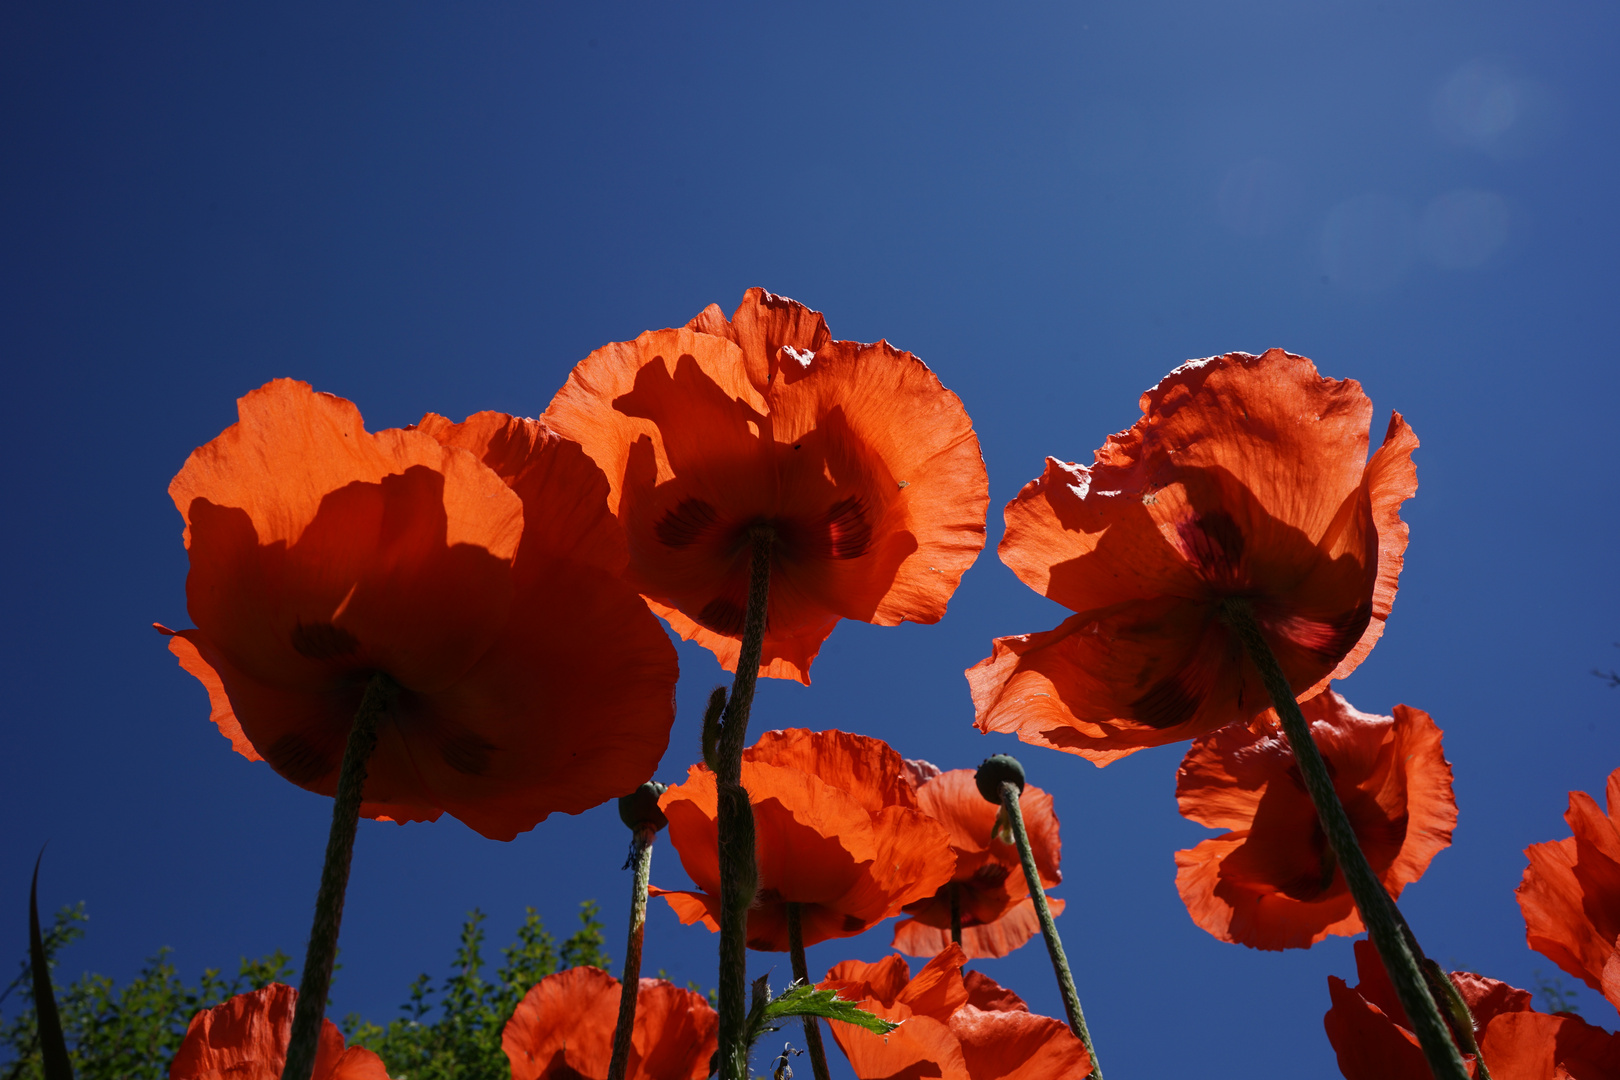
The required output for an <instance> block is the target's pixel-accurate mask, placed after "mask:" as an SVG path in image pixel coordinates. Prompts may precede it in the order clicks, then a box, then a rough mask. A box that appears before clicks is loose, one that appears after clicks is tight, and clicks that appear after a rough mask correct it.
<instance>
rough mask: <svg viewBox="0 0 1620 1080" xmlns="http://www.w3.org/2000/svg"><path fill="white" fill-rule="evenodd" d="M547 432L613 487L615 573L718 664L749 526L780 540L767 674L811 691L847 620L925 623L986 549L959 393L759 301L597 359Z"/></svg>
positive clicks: (900, 359) (897, 357)
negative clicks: (618, 543)
mask: <svg viewBox="0 0 1620 1080" xmlns="http://www.w3.org/2000/svg"><path fill="white" fill-rule="evenodd" d="M545 421H546V423H547V424H548V425H549V426H550V427H552V428H554V429H555V430H557V431H560V432H562V433H563V434H565V435H567V436H568V437H569V438H572V439H576V440H578V442H579V443H580V444H581V445H582V446H583V447H584V448H585V451H586V453H588V454H589V455H590V456H591V457H592V458H593V459H594V460H595V461H596V462H597V464H598V465H600V466H601V467H602V469H603V471H604V472H605V473H606V474H607V478H608V483H609V487H610V495H609V504H610V506H611V507H612V509H613V510H614V511H615V512H616V513H617V514H618V517H619V520H620V521H621V522H623V523H624V526H625V531H626V533H627V535H628V538H629V548H630V566H629V570H628V572H627V579H628V580H630V581H631V582H633V583H634V584H635V586H636V587H637V588H638V589H640V590H641V592H642V593H643V594H644V595H645V596H646V597H647V600H648V603H649V604H651V606H652V607H653V610H655V611H656V612H658V613H659V614H660V615H662V616H663V617H664V618H665V619H666V620H668V621H669V624H670V626H671V627H672V628H674V629H675V630H676V632H677V633H679V634H680V635H681V636H682V637H686V638H690V639H693V640H696V641H698V642H699V643H700V644H702V645H703V646H704V647H706V648H708V649H710V650H711V651H713V652H714V653H715V656H716V657H717V658H718V659H719V660H720V662H721V663H722V664H723V665H724V666H725V667H726V668H727V669H728V670H732V669H734V668H735V666H736V662H737V655H738V652H739V649H740V647H741V646H740V639H741V634H742V630H743V619H744V611H745V607H746V602H747V595H748V577H749V572H750V559H751V555H750V552H751V540H750V534H751V531H752V530H754V529H756V528H760V527H766V528H768V529H769V530H770V531H771V533H772V536H773V541H772V549H771V550H772V556H771V559H772V562H771V589H770V606H769V612H768V624H767V628H766V636H765V645H764V653H763V660H762V661H761V665H760V674H762V675H769V676H773V677H777V678H795V679H799V680H800V681H804V682H808V681H809V668H810V663H811V661H812V660H813V659H814V658H815V655H816V653H817V652H818V651H819V650H820V648H821V643H822V642H823V641H825V640H826V638H827V635H828V634H829V633H831V632H832V628H833V625H834V624H835V623H837V621H838V620H839V619H841V618H847V619H860V620H862V621H864V622H871V623H876V624H878V625H881V626H893V625H896V624H897V623H899V622H901V621H911V622H924V623H931V622H936V621H938V619H939V618H940V617H941V616H942V615H943V614H944V612H945V604H946V601H947V600H949V598H950V596H951V594H952V593H953V592H954V591H955V589H956V584H957V582H958V581H959V580H960V579H961V576H962V573H963V572H964V571H965V570H966V569H967V567H968V566H969V565H971V563H972V562H973V560H974V558H975V557H977V555H978V552H979V549H980V548H981V547H983V545H984V513H985V509H986V507H987V505H988V501H989V487H988V480H987V477H986V474H985V471H984V462H983V459H982V458H981V456H980V454H979V444H978V439H977V437H976V436H975V435H974V433H973V428H972V424H971V422H970V421H969V420H968V417H967V414H966V413H965V412H964V411H963V409H962V404H961V402H960V400H958V399H957V397H956V395H954V394H952V393H951V392H950V391H948V390H946V389H945V388H944V387H943V386H941V385H940V382H939V379H938V378H937V377H935V375H934V374H933V373H932V372H931V371H929V370H928V368H927V367H925V366H924V365H923V363H922V362H921V361H920V360H918V359H917V358H916V357H915V356H913V355H911V354H910V353H907V352H902V351H900V350H898V349H895V348H893V347H892V346H890V345H889V344H888V343H886V342H881V341H880V342H878V343H877V344H875V345H861V344H857V343H855V342H849V341H834V340H832V338H831V335H830V334H829V333H828V331H827V327H826V322H825V321H824V320H823V319H822V317H821V315H820V313H818V312H815V311H812V310H810V309H809V308H806V307H804V306H803V305H802V304H798V303H795V302H794V301H792V300H788V299H785V298H783V297H779V296H773V295H772V294H770V293H767V292H765V291H764V290H762V289H750V290H748V292H747V293H746V294H745V295H744V297H743V302H742V304H741V306H739V307H738V309H737V311H736V313H735V314H734V315H733V316H732V318H731V320H730V321H729V322H728V321H727V320H725V319H724V318H722V317H721V315H720V312H719V309H718V308H714V307H712V306H711V307H710V308H708V309H706V310H705V311H704V312H703V313H702V314H700V315H699V316H698V317H697V318H696V319H694V320H692V322H691V323H690V324H688V325H687V326H685V327H682V328H680V329H678V330H658V331H649V332H647V333H645V334H642V335H641V336H640V337H638V338H637V339H636V340H634V341H628V342H618V343H615V344H612V345H608V346H605V347H603V348H601V349H598V350H597V351H596V352H594V353H592V354H591V355H590V356H588V357H586V358H585V359H584V360H583V361H581V362H580V363H579V365H578V366H577V367H576V368H575V369H574V372H573V374H572V375H570V376H569V380H568V383H567V385H566V386H564V387H563V389H562V390H560V391H559V392H558V394H557V396H556V398H554V399H553V400H552V403H551V405H550V407H549V408H548V409H547V410H546V414H545Z"/></svg>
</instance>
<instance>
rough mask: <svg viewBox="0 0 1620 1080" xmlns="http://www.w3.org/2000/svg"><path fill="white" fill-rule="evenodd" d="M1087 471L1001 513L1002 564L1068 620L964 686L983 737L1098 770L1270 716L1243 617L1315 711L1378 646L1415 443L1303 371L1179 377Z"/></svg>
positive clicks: (1004, 654)
mask: <svg viewBox="0 0 1620 1080" xmlns="http://www.w3.org/2000/svg"><path fill="white" fill-rule="evenodd" d="M1141 405H1142V412H1143V416H1142V419H1141V420H1139V421H1137V423H1136V425H1135V426H1134V427H1132V428H1131V429H1130V430H1128V431H1125V432H1121V433H1120V434H1118V435H1114V436H1111V437H1110V438H1109V440H1108V441H1107V442H1106V443H1105V444H1104V445H1103V447H1102V448H1101V449H1099V450H1098V451H1097V454H1096V461H1095V463H1094V464H1093V465H1091V466H1090V467H1089V468H1088V467H1086V466H1083V465H1075V464H1069V463H1066V462H1062V461H1058V460H1056V459H1054V458H1048V459H1047V464H1046V471H1045V473H1044V474H1043V475H1042V476H1041V477H1040V478H1039V479H1037V480H1034V481H1032V482H1031V483H1030V484H1028V485H1026V486H1025V488H1024V490H1023V491H1022V492H1020V493H1019V495H1018V497H1017V498H1016V499H1014V500H1013V501H1012V502H1011V503H1009V504H1008V505H1007V510H1006V520H1007V531H1006V534H1005V536H1004V537H1003V539H1002V541H1001V546H1000V549H999V550H1000V554H1001V558H1002V561H1003V562H1005V563H1006V564H1007V565H1008V566H1009V567H1011V568H1012V569H1013V571H1014V572H1015V573H1017V574H1018V576H1019V577H1020V578H1021V579H1023V581H1024V582H1025V584H1027V585H1029V586H1030V587H1031V588H1033V589H1035V590H1036V591H1037V592H1040V593H1042V594H1044V595H1046V596H1048V597H1051V598H1052V599H1053V600H1056V601H1058V602H1059V603H1061V604H1063V605H1064V606H1066V607H1068V608H1070V609H1071V610H1073V611H1074V612H1076V614H1075V615H1074V616H1072V617H1071V618H1069V619H1067V620H1066V621H1065V622H1064V623H1063V624H1062V625H1060V626H1059V627H1058V628H1057V629H1055V630H1050V631H1046V632H1044V633H1038V634H1024V635H1020V636H1017V637H1008V638H998V639H996V642H995V647H994V651H993V653H992V655H991V656H990V657H988V658H987V659H985V660H983V661H981V662H980V663H979V664H977V665H975V666H974V667H972V668H970V669H969V670H968V673H967V675H968V681H969V684H970V686H971V688H972V692H973V700H974V706H975V709H976V710H977V713H978V721H977V722H978V725H979V727H980V728H981V729H982V730H984V731H1001V732H1012V733H1016V734H1017V735H1018V736H1019V737H1020V738H1021V739H1023V740H1024V741H1026V742H1030V743H1034V744H1035V745H1038V746H1049V747H1052V748H1055V749H1060V750H1066V751H1068V752H1071V753H1075V754H1079V755H1081V756H1083V757H1086V758H1088V759H1090V760H1092V761H1093V762H1095V763H1097V764H1099V765H1102V764H1106V763H1107V762H1109V761H1112V760H1114V759H1116V758H1118V757H1121V756H1123V755H1125V754H1129V753H1133V752H1135V751H1136V750H1140V749H1142V748H1144V747H1148V746H1159V745H1163V744H1165V743H1170V742H1176V741H1179V740H1181V739H1186V738H1191V737H1194V736H1197V735H1201V734H1203V733H1204V732H1207V731H1212V730H1214V729H1216V728H1219V727H1223V726H1225V725H1226V724H1228V723H1231V722H1233V721H1236V720H1242V721H1249V720H1252V719H1253V718H1254V717H1256V716H1257V715H1259V714H1260V713H1261V712H1262V711H1264V710H1265V709H1266V708H1268V707H1269V700H1268V698H1267V695H1266V691H1265V687H1264V685H1263V683H1262V682H1261V680H1260V677H1259V674H1258V671H1257V670H1256V669H1255V668H1254V666H1253V664H1252V662H1251V661H1249V659H1248V658H1247V657H1246V656H1245V655H1244V652H1243V649H1242V647H1241V645H1240V643H1239V642H1238V640H1237V638H1236V637H1235V636H1234V634H1233V632H1232V630H1231V629H1230V628H1229V627H1228V626H1227V624H1226V623H1225V621H1224V619H1223V618H1222V611H1223V605H1224V604H1227V603H1229V602H1235V601H1241V602H1244V603H1246V604H1248V605H1249V606H1250V608H1251V609H1252V611H1253V613H1254V616H1255V618H1256V620H1257V621H1258V622H1259V624H1260V626H1261V629H1262V631H1263V632H1264V633H1265V635H1266V638H1267V641H1268V642H1269V644H1270V645H1271V647H1272V650H1273V652H1274V653H1275V654H1276V656H1277V658H1278V661H1279V662H1280V663H1281V664H1282V667H1283V670H1284V672H1285V674H1287V676H1288V678H1289V682H1290V683H1291V685H1292V686H1293V687H1294V689H1295V691H1296V693H1298V694H1299V695H1300V696H1301V697H1309V696H1312V695H1314V694H1316V693H1319V692H1320V691H1321V690H1322V689H1323V688H1324V687H1326V685H1327V683H1328V681H1329V680H1330V679H1334V678H1343V677H1344V676H1346V675H1348V674H1349V673H1350V672H1351V671H1353V670H1354V669H1355V667H1356V666H1357V665H1358V664H1360V662H1361V660H1362V659H1363V658H1365V656H1366V655H1367V653H1368V652H1369V651H1370V650H1371V649H1372V646H1373V643H1374V642H1375V641H1376V640H1377V639H1378V637H1379V635H1380V634H1381V633H1382V632H1383V624H1384V620H1385V619H1386V618H1387V617H1388V615H1389V610H1390V606H1391V604H1392V603H1393V601H1394V597H1395V588H1396V583H1397V579H1398V578H1399V575H1400V569H1401V564H1402V560H1403V558H1404V553H1405V549H1406V539H1407V528H1406V525H1405V524H1404V523H1403V522H1402V521H1401V520H1400V515H1399V510H1400V505H1401V503H1402V502H1403V501H1405V500H1406V499H1407V498H1409V497H1410V496H1411V495H1412V493H1413V492H1414V491H1415V490H1416V488H1417V474H1416V471H1415V470H1414V468H1413V465H1412V461H1411V454H1412V451H1413V450H1414V449H1415V448H1416V447H1417V438H1416V436H1415V435H1413V434H1412V430H1411V428H1410V427H1408V426H1407V424H1406V421H1405V420H1403V419H1402V418H1401V416H1400V414H1398V413H1397V414H1395V415H1394V416H1393V417H1392V419H1391V421H1390V425H1389V429H1388V432H1387V433H1386V435H1385V437H1384V443H1383V445H1382V446H1381V447H1380V448H1379V449H1378V451H1377V452H1376V453H1374V454H1373V455H1372V457H1371V459H1368V457H1367V447H1368V424H1369V422H1370V420H1371V418H1372V402H1371V401H1370V400H1369V399H1368V398H1367V396H1366V395H1365V394H1364V393H1362V391H1361V387H1360V385H1359V384H1358V383H1356V382H1354V381H1353V380H1336V379H1327V378H1323V377H1321V376H1320V375H1318V374H1317V372H1316V368H1315V366H1314V365H1313V364H1312V363H1311V362H1310V361H1309V360H1307V359H1305V358H1304V357H1302V356H1294V355H1291V354H1289V353H1285V352H1283V351H1282V350H1281V349H1272V350H1271V351H1269V352H1267V353H1265V354H1264V355H1262V356H1251V355H1249V354H1247V353H1229V354H1227V355H1225V356H1217V357H1211V358H1209V359H1207V360H1196V361H1192V362H1190V363H1188V364H1185V365H1183V366H1182V367H1180V368H1177V369H1176V370H1175V371H1173V372H1171V373H1170V374H1169V375H1168V376H1166V377H1165V379H1164V380H1163V381H1161V382H1160V383H1159V385H1158V386H1156V387H1154V388H1153V389H1152V390H1150V391H1148V392H1147V393H1146V394H1144V395H1143V396H1142V402H1141Z"/></svg>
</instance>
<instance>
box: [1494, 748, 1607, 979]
mask: <svg viewBox="0 0 1620 1080" xmlns="http://www.w3.org/2000/svg"><path fill="white" fill-rule="evenodd" d="M1617 790H1620V769H1617V770H1615V771H1614V772H1613V773H1611V774H1610V776H1609V783H1608V802H1609V812H1608V813H1607V814H1605V813H1604V811H1603V810H1602V809H1601V808H1600V807H1599V806H1598V804H1597V802H1596V800H1594V799H1593V798H1592V797H1591V796H1590V795H1587V794H1586V793H1585V792H1582V791H1572V792H1570V795H1569V810H1568V812H1567V813H1565V815H1564V818H1565V820H1566V821H1568V822H1569V826H1570V829H1571V831H1573V832H1574V834H1575V835H1574V836H1572V837H1570V838H1569V839H1566V840H1555V841H1550V842H1547V843H1542V844H1532V845H1530V847H1528V848H1526V849H1525V852H1524V853H1525V856H1526V857H1527V858H1528V859H1529V861H1530V865H1529V866H1527V867H1526V868H1525V871H1524V879H1523V880H1522V881H1521V882H1520V883H1519V888H1518V900H1519V909H1520V911H1521V912H1522V913H1523V914H1524V922H1525V929H1526V934H1527V938H1528V941H1529V944H1530V947H1531V948H1532V949H1535V950H1536V951H1537V952H1539V953H1541V954H1542V955H1543V956H1545V957H1547V958H1548V959H1549V960H1551V961H1552V962H1553V963H1555V964H1557V965H1558V966H1559V967H1560V968H1562V969H1563V970H1565V971H1567V972H1568V973H1569V974H1571V975H1573V976H1575V977H1576V978H1578V979H1580V980H1582V981H1583V982H1585V983H1586V984H1587V985H1588V986H1590V987H1592V988H1593V989H1599V990H1601V989H1603V987H1604V981H1605V974H1606V971H1607V969H1608V966H1609V963H1610V960H1611V959H1612V958H1613V957H1614V956H1615V955H1616V941H1615V939H1616V938H1617V937H1620V814H1617V810H1620V806H1617V805H1616V804H1617V802H1620V799H1617V797H1616V792H1617Z"/></svg>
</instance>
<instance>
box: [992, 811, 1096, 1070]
mask: <svg viewBox="0 0 1620 1080" xmlns="http://www.w3.org/2000/svg"><path fill="white" fill-rule="evenodd" d="M1001 807H1002V810H1003V812H1004V813H1005V814H1006V818H1007V824H1008V825H1010V826H1011V827H1012V833H1013V839H1014V840H1015V841H1017V843H1018V861H1019V862H1020V863H1022V864H1023V867H1024V880H1025V881H1026V882H1028V883H1029V898H1030V899H1031V900H1033V901H1035V914H1036V916H1037V917H1038V918H1039V919H1040V920H1041V934H1042V936H1043V937H1045V938H1046V951H1047V954H1048V955H1050V956H1051V957H1052V970H1053V971H1054V972H1056V973H1057V981H1058V989H1059V990H1061V991H1062V992H1063V1008H1064V1010H1065V1011H1066V1012H1067V1013H1068V1014H1069V1030H1070V1031H1072V1032H1074V1034H1075V1037H1076V1038H1078V1039H1079V1040H1080V1042H1081V1043H1082V1044H1084V1045H1085V1048H1086V1053H1087V1054H1089V1055H1090V1056H1091V1080H1103V1072H1102V1065H1101V1064H1100V1063H1098V1061H1097V1047H1096V1046H1095V1045H1093V1044H1092V1041H1091V1029H1090V1028H1088V1027H1086V1014H1085V1013H1083V1012H1081V1011H1080V995H1079V993H1078V992H1076V991H1075V988H1074V975H1073V974H1072V973H1071V972H1070V971H1069V958H1068V957H1067V956H1066V955H1064V952H1063V939H1062V938H1060V937H1058V932H1057V923H1056V922H1054V921H1053V920H1052V909H1051V907H1049V906H1048V905H1047V903H1046V889H1045V888H1044V887H1043V886H1042V885H1041V872H1040V869H1039V868H1038V867H1036V865H1035V852H1034V850H1033V849H1032V848H1031V847H1030V846H1029V830H1028V829H1026V828H1025V827H1024V808H1023V806H1022V805H1021V804H1020V792H1019V790H1018V785H1017V784H1015V783H1013V782H1012V781H1011V780H1003V781H1002V782H1001Z"/></svg>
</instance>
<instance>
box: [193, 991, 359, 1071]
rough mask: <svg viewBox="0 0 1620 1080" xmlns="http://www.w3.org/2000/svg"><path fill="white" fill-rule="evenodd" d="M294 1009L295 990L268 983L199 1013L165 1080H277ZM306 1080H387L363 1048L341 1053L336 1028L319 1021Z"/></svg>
mask: <svg viewBox="0 0 1620 1080" xmlns="http://www.w3.org/2000/svg"><path fill="white" fill-rule="evenodd" d="M297 1004H298V991H297V990H294V989H293V988H292V987H290V986H283V985H282V984H280V983H271V984H270V985H269V986H267V987H265V988H264V989H262V990H254V991H252V992H250V993H246V994H238V995H236V996H235V997H233V998H231V999H230V1000H229V1001H227V1002H225V1003H224V1004H223V1005H216V1006H215V1007H214V1008H212V1009H204V1010H202V1011H201V1012H199V1013H198V1014H197V1015H196V1016H193V1017H192V1018H191V1024H190V1026H189V1027H187V1028H186V1037H185V1039H184V1040H183V1041H182V1042H181V1043H180V1050H179V1052H177V1053H176V1054H175V1057H174V1061H173V1062H171V1063H170V1065H169V1080H281V1069H282V1066H283V1065H285V1064H286V1062H287V1043H288V1042H289V1041H290V1040H291V1039H292V1022H293V1010H294V1008H295V1007H296V1006H297ZM310 1080H388V1072H387V1070H386V1069H384V1068H383V1063H382V1059H381V1058H379V1057H378V1056H377V1055H376V1054H373V1053H372V1052H371V1051H370V1050H367V1049H366V1048H365V1047H362V1046H351V1047H349V1048H348V1049H344V1046H343V1033H342V1032H341V1031H339V1030H338V1028H337V1025H336V1024H334V1023H332V1021H330V1020H322V1021H321V1034H320V1040H319V1042H318V1043H317V1044H316V1050H315V1069H314V1072H313V1073H312V1074H311V1077H310Z"/></svg>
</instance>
